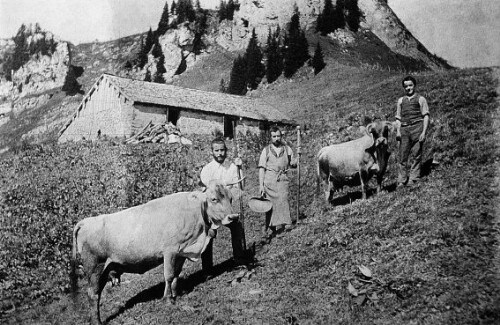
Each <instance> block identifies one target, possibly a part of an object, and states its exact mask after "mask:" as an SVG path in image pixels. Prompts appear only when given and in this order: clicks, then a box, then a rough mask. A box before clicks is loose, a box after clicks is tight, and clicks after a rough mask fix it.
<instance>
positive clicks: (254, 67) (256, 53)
mask: <svg viewBox="0 0 500 325" xmlns="http://www.w3.org/2000/svg"><path fill="white" fill-rule="evenodd" d="M244 58H245V61H246V70H247V71H246V77H247V87H248V88H250V89H256V88H257V86H258V85H259V83H260V81H261V80H262V77H263V76H264V65H263V64H262V58H263V56H262V51H261V49H260V47H259V44H258V43H257V34H255V28H254V29H253V30H252V37H251V38H250V41H249V42H248V46H247V50H246V52H245V56H244Z"/></svg>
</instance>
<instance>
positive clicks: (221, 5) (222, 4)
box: [218, 0, 227, 22]
mask: <svg viewBox="0 0 500 325" xmlns="http://www.w3.org/2000/svg"><path fill="white" fill-rule="evenodd" d="M218 14H219V22H221V21H223V20H224V19H227V8H226V2H224V0H220V3H219V11H218Z"/></svg>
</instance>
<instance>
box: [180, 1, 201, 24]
mask: <svg viewBox="0 0 500 325" xmlns="http://www.w3.org/2000/svg"><path fill="white" fill-rule="evenodd" d="M195 18H196V15H195V11H194V8H193V3H192V2H191V0H179V2H178V3H177V23H179V24H180V23H183V22H185V21H189V22H192V21H194V19H195Z"/></svg>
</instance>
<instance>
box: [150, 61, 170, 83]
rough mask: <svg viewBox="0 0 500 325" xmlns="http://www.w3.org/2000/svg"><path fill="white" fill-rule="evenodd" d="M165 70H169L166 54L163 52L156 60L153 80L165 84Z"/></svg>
mask: <svg viewBox="0 0 500 325" xmlns="http://www.w3.org/2000/svg"><path fill="white" fill-rule="evenodd" d="M165 72H167V70H165V56H164V55H163V54H162V55H160V58H159V59H158V61H157V62H156V72H155V76H154V78H153V82H156V83H160V84H164V83H165V78H164V77H163V74H164V73H165Z"/></svg>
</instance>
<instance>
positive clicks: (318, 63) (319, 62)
mask: <svg viewBox="0 0 500 325" xmlns="http://www.w3.org/2000/svg"><path fill="white" fill-rule="evenodd" d="M325 66H326V64H325V61H324V59H323V51H322V50H321V45H319V42H318V44H317V45H316V50H315V51H314V56H313V58H312V67H313V69H314V74H315V75H316V74H318V73H319V72H320V71H321V70H323V68H324V67H325Z"/></svg>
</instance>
